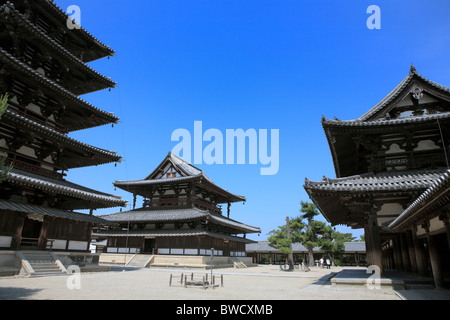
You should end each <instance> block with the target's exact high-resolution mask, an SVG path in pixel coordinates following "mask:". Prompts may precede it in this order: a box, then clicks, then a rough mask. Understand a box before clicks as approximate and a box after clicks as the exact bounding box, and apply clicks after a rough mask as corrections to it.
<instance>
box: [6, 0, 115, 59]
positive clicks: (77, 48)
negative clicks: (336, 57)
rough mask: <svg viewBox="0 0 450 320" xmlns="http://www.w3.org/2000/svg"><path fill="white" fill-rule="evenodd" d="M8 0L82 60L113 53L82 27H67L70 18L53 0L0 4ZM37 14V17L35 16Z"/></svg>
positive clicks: (13, 0) (14, 0)
mask: <svg viewBox="0 0 450 320" xmlns="http://www.w3.org/2000/svg"><path fill="white" fill-rule="evenodd" d="M8 2H11V3H12V4H13V5H14V7H15V8H17V9H18V10H19V11H21V12H22V13H26V15H27V16H30V17H31V18H30V19H31V20H32V22H33V23H34V24H36V25H37V26H38V27H39V28H41V29H42V30H43V31H45V32H46V33H48V34H51V35H52V37H54V39H55V40H56V41H58V42H61V43H62V44H63V46H64V47H65V48H66V49H67V50H69V51H70V52H72V53H73V54H74V55H76V56H79V57H80V58H81V60H82V61H83V62H90V61H93V60H97V59H100V58H104V57H107V56H113V55H114V50H112V49H111V48H110V47H109V46H106V45H105V44H103V43H102V42H100V41H99V40H98V39H97V38H95V37H94V36H93V35H92V34H90V33H89V32H88V31H86V30H85V29H84V28H83V27H81V26H78V27H77V28H73V29H69V28H67V21H68V19H70V18H69V16H68V15H67V13H65V12H64V11H63V10H62V9H61V8H60V7H58V6H57V5H56V4H55V3H54V2H53V0H33V1H23V0H9V1H6V0H0V3H1V4H4V3H8ZM37 16H39V19H36V18H35V17H37ZM63 39H65V41H63Z"/></svg>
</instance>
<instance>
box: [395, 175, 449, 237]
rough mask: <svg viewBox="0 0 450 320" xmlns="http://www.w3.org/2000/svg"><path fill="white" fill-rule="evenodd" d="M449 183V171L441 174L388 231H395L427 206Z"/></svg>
mask: <svg viewBox="0 0 450 320" xmlns="http://www.w3.org/2000/svg"><path fill="white" fill-rule="evenodd" d="M449 183H450V170H447V171H446V172H444V173H443V174H441V175H440V176H439V177H438V178H437V179H435V181H434V182H433V183H432V184H431V185H430V186H429V187H428V189H427V190H425V192H424V193H422V194H421V195H420V196H419V197H418V198H417V199H416V200H415V201H414V202H413V203H411V205H410V206H409V207H408V208H406V209H405V211H403V212H402V213H401V214H400V215H399V216H398V217H397V218H396V219H395V220H394V221H392V222H391V223H390V224H389V225H388V228H389V229H395V228H397V227H398V226H400V225H401V224H402V223H404V222H405V221H407V220H408V219H409V218H411V217H412V216H414V214H416V213H417V212H418V211H419V210H421V209H422V208H423V207H425V206H426V205H428V204H429V200H430V199H431V198H433V197H434V196H435V195H436V194H438V193H439V192H441V191H443V189H444V188H445V187H447V188H448V186H449Z"/></svg>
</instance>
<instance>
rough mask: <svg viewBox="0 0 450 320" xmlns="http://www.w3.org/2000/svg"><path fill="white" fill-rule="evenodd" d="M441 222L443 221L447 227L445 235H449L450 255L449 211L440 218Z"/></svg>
mask: <svg viewBox="0 0 450 320" xmlns="http://www.w3.org/2000/svg"><path fill="white" fill-rule="evenodd" d="M439 220H441V221H442V222H443V223H444V226H445V233H446V234H447V243H448V249H449V253H450V222H449V211H448V210H447V211H446V212H444V213H443V214H441V215H440V216H439Z"/></svg>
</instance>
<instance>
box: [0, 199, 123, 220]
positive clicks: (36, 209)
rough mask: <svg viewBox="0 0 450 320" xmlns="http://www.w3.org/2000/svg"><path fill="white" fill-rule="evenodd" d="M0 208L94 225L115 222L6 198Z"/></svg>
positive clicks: (0, 203)
mask: <svg viewBox="0 0 450 320" xmlns="http://www.w3.org/2000/svg"><path fill="white" fill-rule="evenodd" d="M0 209H1V210H8V211H13V212H23V213H33V214H40V215H44V216H49V217H54V218H62V219H70V220H75V221H82V222H88V223H93V224H96V225H105V226H106V225H110V226H114V225H116V224H115V223H113V222H111V221H107V220H103V219H101V218H99V217H97V216H94V215H88V214H84V213H79V212H73V211H68V210H61V209H56V208H49V207H43V206H37V205H33V204H26V203H20V202H14V201H8V200H0Z"/></svg>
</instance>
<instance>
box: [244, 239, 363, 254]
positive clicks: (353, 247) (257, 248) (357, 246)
mask: <svg viewBox="0 0 450 320" xmlns="http://www.w3.org/2000/svg"><path fill="white" fill-rule="evenodd" d="M344 246H345V252H366V244H365V243H364V242H361V241H358V242H345V243H344ZM319 250H320V248H319V247H314V248H313V252H316V253H317V252H319ZM245 251H246V252H273V253H279V252H280V251H279V250H278V249H276V248H274V247H271V246H270V244H269V241H258V242H257V243H251V244H247V245H246V246H245ZM292 251H293V252H294V253H298V252H303V253H306V252H308V249H307V248H306V247H305V246H303V245H302V244H301V243H297V242H296V243H293V244H292Z"/></svg>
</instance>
